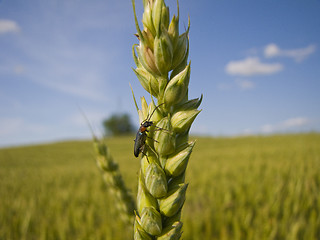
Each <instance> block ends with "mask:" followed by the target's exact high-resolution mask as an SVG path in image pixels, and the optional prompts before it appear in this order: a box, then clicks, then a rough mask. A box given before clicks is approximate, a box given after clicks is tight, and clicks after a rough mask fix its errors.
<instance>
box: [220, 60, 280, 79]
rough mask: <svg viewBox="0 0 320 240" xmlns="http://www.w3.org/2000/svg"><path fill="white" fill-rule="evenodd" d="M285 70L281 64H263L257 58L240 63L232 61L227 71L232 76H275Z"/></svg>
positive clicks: (226, 68) (227, 66) (240, 61)
mask: <svg viewBox="0 0 320 240" xmlns="http://www.w3.org/2000/svg"><path fill="white" fill-rule="evenodd" d="M282 69H283V66H282V64H280V63H262V62H261V61H260V59H259V58H257V57H247V58H245V59H243V60H239V61H230V62H229V63H228V64H227V65H226V67H225V71H226V72H227V73H228V74H230V75H238V76H254V75H268V74H274V73H277V72H279V71H281V70H282Z"/></svg>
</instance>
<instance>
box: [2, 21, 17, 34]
mask: <svg viewBox="0 0 320 240" xmlns="http://www.w3.org/2000/svg"><path fill="white" fill-rule="evenodd" d="M19 31H20V27H19V25H18V24H17V23H16V22H15V21H12V20H8V19H0V34H5V33H10V32H12V33H16V32H19Z"/></svg>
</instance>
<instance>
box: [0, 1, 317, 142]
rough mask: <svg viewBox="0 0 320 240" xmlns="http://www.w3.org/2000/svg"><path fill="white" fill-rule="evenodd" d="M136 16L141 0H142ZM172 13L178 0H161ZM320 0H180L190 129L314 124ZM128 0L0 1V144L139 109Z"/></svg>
mask: <svg viewBox="0 0 320 240" xmlns="http://www.w3.org/2000/svg"><path fill="white" fill-rule="evenodd" d="M136 4H137V13H138V18H139V19H141V17H142V1H137V2H136ZM166 4H167V5H169V7H170V11H171V16H172V14H173V13H176V1H175V0H167V1H166ZM319 12H320V1H319V0H308V1H302V0H299V1H298V0H297V1H296V0H290V1H289V0H281V1H279V0H268V1H267V0H260V1H256V0H242V1H236V0H211V1H209V0H208V1H204V0H203V1H201V0H199V1H193V0H181V1H180V15H181V19H180V29H181V32H182V30H183V29H184V28H185V26H186V25H187V19H188V15H190V18H191V30H190V60H191V62H192V64H191V80H190V90H189V92H190V98H196V97H199V96H200V95H201V93H202V94H203V95H204V99H203V102H202V105H201V107H202V109H203V111H202V112H201V114H200V115H199V116H198V117H197V119H196V121H195V123H194V125H193V127H192V133H193V134H203V135H212V136H221V135H227V136H234V135H246V134H273V133H287V132H304V131H320V94H319V93H320V64H319V63H320V49H319V47H320V31H319V27H320V15H319ZM134 33H135V26H134V21H133V14H132V7H131V1H130V0H125V1H124V0H118V1H111V0H91V1H85V0H68V1H64V0H47V1H42V0H29V1H24V0H0V49H1V51H0V125H1V128H0V146H9V145H19V144H30V143H39V142H43V141H58V140H65V139H83V138H88V137H90V131H89V129H88V126H87V125H86V121H85V120H84V117H83V116H82V113H81V111H80V110H79V107H80V108H81V109H82V110H83V111H84V112H85V114H86V115H87V117H88V119H89V120H90V122H91V123H92V124H93V126H94V128H95V130H96V131H97V132H98V133H99V132H100V131H102V128H101V121H102V119H104V118H107V117H109V116H110V115H112V114H114V113H120V112H127V113H129V114H130V115H131V118H132V120H133V122H134V123H135V124H136V126H137V128H138V126H139V120H138V117H137V113H136V111H135V107H134V103H133V100H132V95H131V90H130V87H129V83H131V85H132V87H133V90H134V92H135V95H136V97H140V96H146V97H147V98H148V99H150V98H149V97H148V96H149V94H147V93H146V92H145V91H144V90H143V88H142V87H141V86H140V84H139V82H138V80H137V79H136V77H135V74H134V73H133V71H132V69H131V68H132V67H134V62H133V59H132V55H131V47H132V44H134V43H137V39H136V38H135V37H134V35H133V34H134Z"/></svg>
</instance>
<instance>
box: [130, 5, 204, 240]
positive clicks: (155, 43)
mask: <svg viewBox="0 0 320 240" xmlns="http://www.w3.org/2000/svg"><path fill="white" fill-rule="evenodd" d="M132 4H133V9H134V17H135V23H136V28H137V37H138V39H139V44H138V45H133V58H134V61H135V64H136V66H137V68H135V69H133V70H134V72H135V74H136V75H137V77H138V79H139V81H140V83H141V85H142V86H143V87H144V89H145V90H146V91H147V92H149V93H150V95H152V96H153V97H155V98H156V99H157V104H155V102H154V100H153V98H152V101H151V103H150V104H149V105H148V104H147V102H146V100H145V98H144V97H142V98H141V109H138V106H137V103H136V100H135V98H134V101H135V104H136V108H137V111H138V114H139V119H140V122H143V121H144V120H146V119H147V118H148V117H149V118H150V117H151V119H150V121H153V122H154V124H153V126H151V127H150V128H149V129H148V130H149V132H148V133H147V134H148V137H147V140H146V144H145V147H144V150H143V154H141V155H142V158H141V170H140V172H139V183H138V195H137V212H136V219H135V226H134V239H135V240H138V239H180V236H181V234H182V222H181V221H180V216H181V208H182V206H183V204H184V201H185V195H186V190H187V186H188V184H187V183H185V170H186V168H187V164H188V160H189V158H190V155H191V152H192V149H193V147H194V144H195V142H188V139H189V130H190V127H191V124H192V123H193V121H194V119H195V118H196V116H197V115H198V114H199V113H200V111H199V110H197V108H198V107H199V105H200V103H201V100H202V97H201V98H200V99H192V100H189V99H188V85H189V79H190V62H188V55H189V28H190V20H189V22H188V28H187V30H186V31H185V32H184V33H182V34H180V33H179V3H178V2H177V4H178V14H177V16H175V15H174V16H173V17H172V19H171V21H170V16H169V8H168V7H167V6H166V5H165V3H164V0H144V1H143V5H144V13H143V18H142V23H143V29H142V30H141V29H140V27H139V24H138V20H137V16H136V13H135V2H134V0H132ZM157 106H158V107H157ZM156 107H157V108H156ZM152 113H153V114H152ZM151 114H152V116H151ZM155 126H156V127H155ZM159 128H161V129H164V130H159Z"/></svg>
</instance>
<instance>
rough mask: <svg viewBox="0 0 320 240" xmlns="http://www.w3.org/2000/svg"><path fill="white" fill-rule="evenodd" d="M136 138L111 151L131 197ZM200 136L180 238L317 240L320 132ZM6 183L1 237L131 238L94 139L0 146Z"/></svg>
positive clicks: (112, 142)
mask: <svg viewBox="0 0 320 240" xmlns="http://www.w3.org/2000/svg"><path fill="white" fill-rule="evenodd" d="M133 138H134V137H133V136H129V137H118V138H110V139H107V144H108V146H109V149H110V151H111V153H112V155H113V156H114V158H115V159H116V160H117V161H118V162H119V164H120V169H121V172H122V174H123V178H124V180H125V182H126V184H127V187H128V188H129V189H132V194H133V195H134V198H135V195H136V186H137V172H138V169H139V160H138V159H135V158H134V156H133V152H132V151H133ZM193 138H195V137H193ZM196 139H197V143H196V146H195V149H194V152H193V154H192V157H191V159H190V163H189V166H188V169H187V182H189V188H188V191H187V199H186V202H185V205H184V209H183V215H182V220H183V223H184V227H183V232H184V233H183V239H185V240H191V239H193V240H200V239H232V240H236V239H245V240H247V239H259V240H263V239H301V240H302V239H303V240H305V239H306V240H308V239H314V240H316V239H319V236H320V198H319V196H320V195H319V192H320V167H319V166H320V134H315V133H310V134H291V135H273V136H251V137H237V138H203V137H196ZM0 182H1V185H0V186H1V187H0V239H1V240H9V239H12V240H15V239H37V240H38V239H54V240H57V239H132V229H130V227H128V226H125V225H123V224H122V222H121V221H120V219H119V218H118V217H117V212H116V209H115V208H114V207H113V201H112V198H111V197H110V196H109V195H108V192H107V189H106V186H105V184H104V182H103V180H102V177H101V174H100V172H99V169H98V168H97V166H96V163H95V160H94V151H93V148H92V143H91V142H90V141H68V142H59V143H52V144H43V145H34V146H25V147H14V148H2V149H0Z"/></svg>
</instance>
